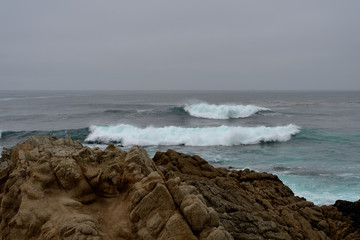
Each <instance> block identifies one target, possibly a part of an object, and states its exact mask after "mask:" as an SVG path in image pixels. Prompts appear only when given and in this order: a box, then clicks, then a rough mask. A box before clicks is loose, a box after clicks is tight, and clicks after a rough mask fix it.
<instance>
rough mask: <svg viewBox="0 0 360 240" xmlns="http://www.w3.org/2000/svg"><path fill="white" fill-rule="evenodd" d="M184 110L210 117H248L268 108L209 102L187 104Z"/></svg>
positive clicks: (191, 113) (197, 115)
mask: <svg viewBox="0 0 360 240" xmlns="http://www.w3.org/2000/svg"><path fill="white" fill-rule="evenodd" d="M184 110H185V111H186V112H188V113H189V114H190V115H191V116H194V117H199V118H209V119H230V118H246V117H250V116H251V115H253V114H255V113H257V112H260V111H270V109H268V108H263V107H258V106H254V105H215V104H208V103H198V104H187V105H185V106H184Z"/></svg>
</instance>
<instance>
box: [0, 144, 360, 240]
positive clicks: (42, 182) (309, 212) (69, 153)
mask: <svg viewBox="0 0 360 240" xmlns="http://www.w3.org/2000/svg"><path fill="white" fill-rule="evenodd" d="M1 162H2V163H6V164H7V165H8V167H7V168H6V169H3V170H2V171H0V201H1V208H0V239H2V240H8V239H173V240H177V239H179V240H180V239H208V240H210V239H214V240H215V239H224V240H226V239H249V240H250V239H254V240H255V239H279V240H280V239H348V240H350V239H351V240H353V239H360V234H359V232H358V231H357V229H356V228H355V227H356V226H357V225H356V224H353V221H354V217H349V218H348V217H346V216H345V215H343V214H342V213H341V212H340V211H338V210H337V208H335V207H332V206H322V207H319V206H315V205H314V204H313V203H311V202H307V201H306V200H305V199H303V198H299V197H296V196H294V194H293V193H292V191H291V190H290V189H289V188H288V187H287V186H285V185H284V184H283V183H282V182H281V181H280V180H279V179H278V178H277V176H275V175H272V174H268V173H256V172H253V171H250V170H244V171H234V170H227V169H216V168H214V167H212V166H211V165H209V164H208V163H207V162H206V161H205V160H203V159H202V158H200V157H199V156H196V155H195V156H189V155H186V154H181V153H177V152H175V151H172V150H168V151H167V152H165V153H157V154H156V155H155V156H154V159H151V158H150V157H149V155H148V154H147V152H146V151H145V150H144V149H142V148H141V147H138V146H134V147H132V148H131V149H130V150H129V152H125V151H123V150H121V149H118V148H116V147H114V146H113V145H109V146H108V147H107V148H106V149H105V150H104V151H101V150H100V149H98V148H95V149H90V148H88V147H84V146H82V145H81V143H80V142H77V141H72V140H71V139H70V138H68V139H56V138H54V137H30V138H28V139H27V140H26V141H24V142H22V143H19V144H17V145H16V146H14V147H12V148H9V149H4V151H3V153H2V157H1ZM344 214H345V213H344Z"/></svg>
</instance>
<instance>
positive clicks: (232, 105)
mask: <svg viewBox="0 0 360 240" xmlns="http://www.w3.org/2000/svg"><path fill="white" fill-rule="evenodd" d="M359 123H360V93H359V92H1V91H0V132H1V138H0V148H2V147H9V146H11V145H14V144H15V143H17V142H18V141H20V140H23V139H25V138H26V137H27V136H31V135H50V136H57V137H66V136H71V137H72V138H73V139H77V140H80V141H82V142H83V143H84V144H87V145H88V146H90V147H94V146H100V147H102V148H104V147H105V146H106V143H108V142H114V143H115V144H116V145H118V146H119V147H123V148H124V149H128V148H129V147H131V145H133V144H139V145H142V146H144V147H145V149H146V150H147V151H148V152H149V154H150V155H153V154H155V152H156V151H166V150H167V149H168V148H172V149H175V150H177V151H181V152H184V153H188V154H197V155H200V156H201V157H203V158H204V159H206V160H207V161H209V162H210V163H211V164H213V165H215V166H217V167H232V168H235V169H244V168H250V169H253V170H256V171H267V172H271V173H274V174H277V175H278V176H279V177H280V179H281V180H282V181H283V182H284V183H285V184H287V185H288V186H289V187H290V188H291V189H292V190H293V191H294V193H295V194H296V195H299V196H302V197H305V198H306V199H308V200H310V201H313V202H315V203H316V204H319V205H321V204H332V203H334V201H335V200H338V199H344V200H349V201H355V200H358V199H359V198H360V183H359V178H360V124H359Z"/></svg>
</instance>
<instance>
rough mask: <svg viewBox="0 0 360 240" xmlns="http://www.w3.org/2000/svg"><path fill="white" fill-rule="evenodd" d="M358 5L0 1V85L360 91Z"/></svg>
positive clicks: (328, 1) (352, 0)
mask: <svg viewBox="0 0 360 240" xmlns="http://www.w3.org/2000/svg"><path fill="white" fill-rule="evenodd" d="M359 12H360V1H358V0H347V1H332V0H321V1H320V0H315V1H310V0H307V1H285V0H282V1H279V0H272V1H268V0H264V1H254V0H248V1H240V0H237V1H231V0H229V1H211V0H195V1H194V0H191V1H187V0H181V1H171V0H163V1H158V0H152V1H118V0H114V1H98V0H96V1H95V0H61V1H49V0H34V1H28V0H22V1H20V0H19V1H17V0H14V1H2V2H1V3H0V90H6V89H41V90H43V89H61V90H62V89H77V90H79V89H86V90H87V89H112V90H117V89H118V90H128V89H133V90H138V89H139V90H140V89H144V90H147V89H159V90H169V89H175V90H176V89H178V90H188V89H197V90H212V89H215V90H217V89H221V90H330V89H338V90H349V89H350V90H360V14H359Z"/></svg>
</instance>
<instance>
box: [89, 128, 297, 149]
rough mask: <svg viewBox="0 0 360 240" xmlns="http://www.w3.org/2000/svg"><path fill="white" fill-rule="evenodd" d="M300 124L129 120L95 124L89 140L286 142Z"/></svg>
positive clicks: (146, 143) (231, 143)
mask: <svg viewBox="0 0 360 240" xmlns="http://www.w3.org/2000/svg"><path fill="white" fill-rule="evenodd" d="M299 131H300V128H299V127H298V126H296V125H293V124H289V125H286V126H277V127H265V126H258V127H240V126H237V127H231V126H219V127H203V128H183V127H175V126H168V127H152V126H149V127H146V128H139V127H136V126H132V125H128V124H119V125H115V126H92V127H90V134H89V135H88V136H87V138H86V139H85V141H87V142H101V143H108V142H120V143H122V144H123V145H124V146H129V145H142V146H149V145H185V146H234V145H248V144H258V143H261V142H285V141H288V140H290V138H291V136H292V135H294V134H296V133H298V132H299Z"/></svg>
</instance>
